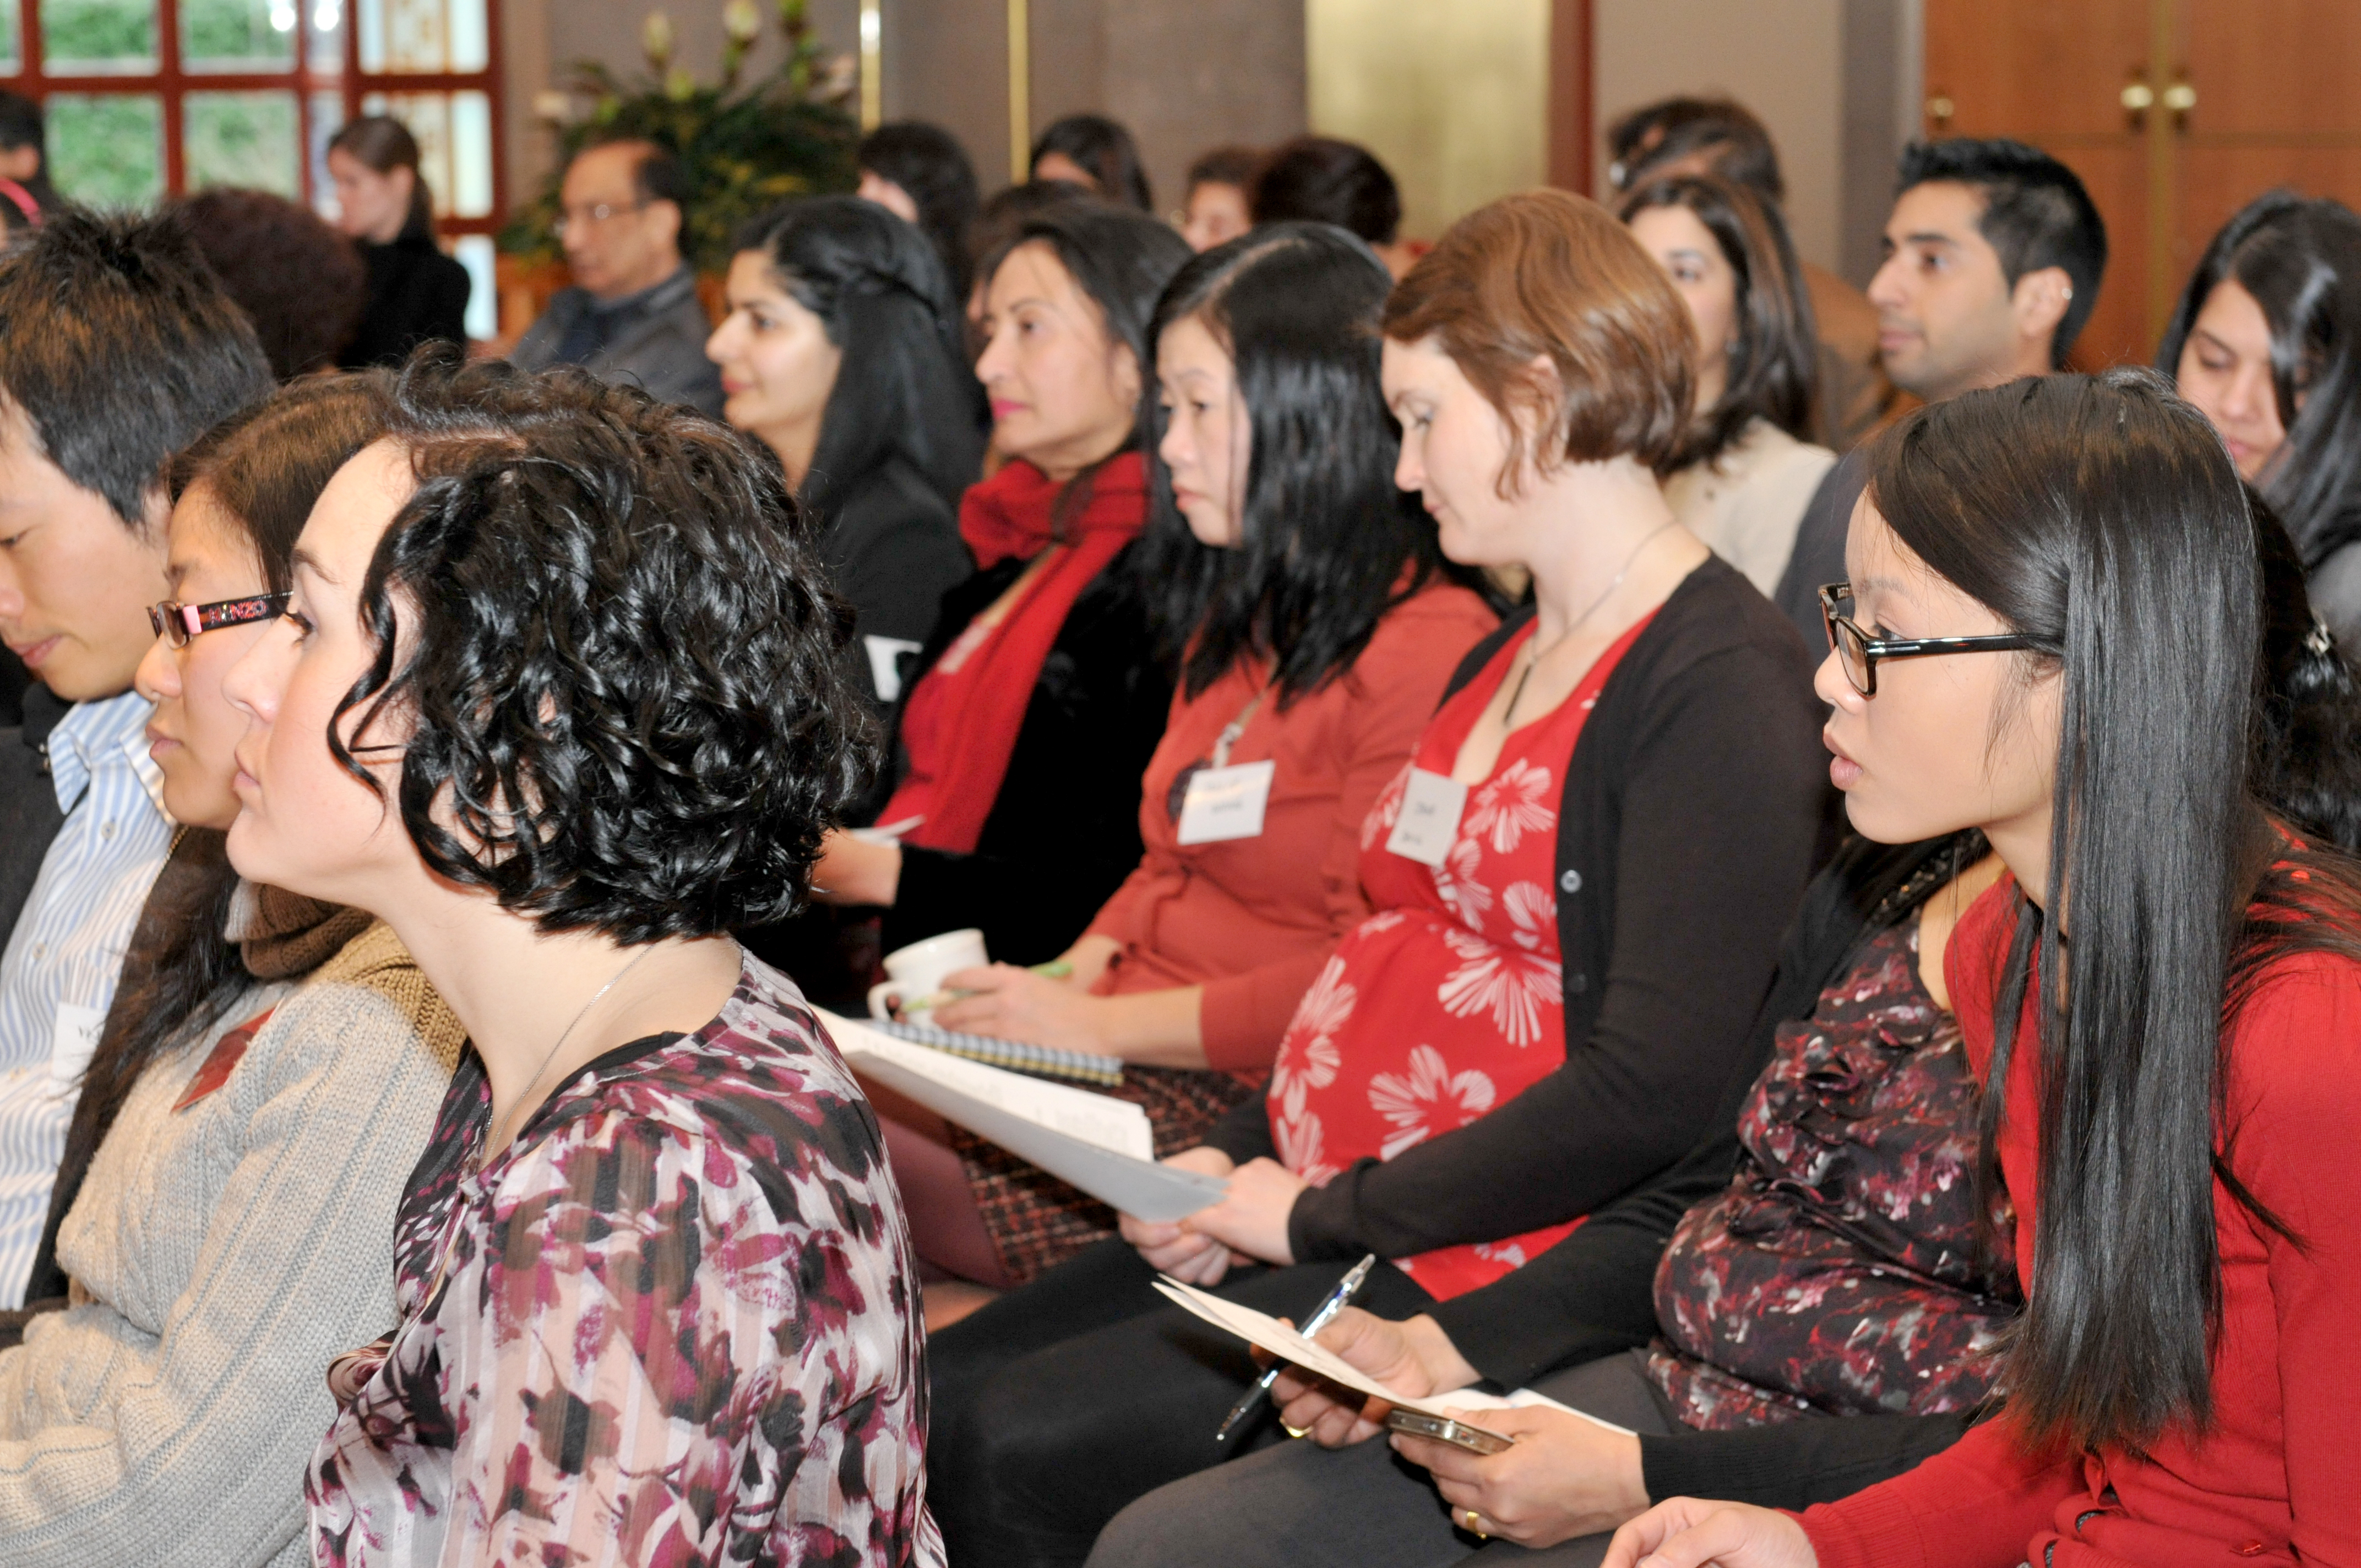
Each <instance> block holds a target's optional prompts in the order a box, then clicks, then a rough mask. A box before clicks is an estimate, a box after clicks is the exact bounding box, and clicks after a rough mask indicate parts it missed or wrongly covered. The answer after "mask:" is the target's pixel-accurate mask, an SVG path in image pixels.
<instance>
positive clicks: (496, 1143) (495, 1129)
mask: <svg viewBox="0 0 2361 1568" xmlns="http://www.w3.org/2000/svg"><path fill="white" fill-rule="evenodd" d="M655 950H656V949H655V945H654V944H653V943H651V944H650V945H649V946H647V947H644V948H641V949H640V952H639V957H638V958H634V959H632V960H631V962H630V963H627V964H625V965H624V966H623V967H622V968H621V969H619V970H616V971H615V972H614V974H613V975H612V976H611V977H609V980H608V981H607V983H606V984H604V985H602V986H600V987H599V988H598V990H596V991H594V992H591V993H590V1000H589V1001H588V1002H586V1003H583V1004H582V1011H580V1012H579V1013H577V1014H575V1015H574V1020H573V1022H572V1023H570V1024H568V1025H566V1028H565V1029H564V1031H563V1032H561V1033H560V1034H559V1035H558V1036H557V1043H556V1044H555V1045H553V1046H551V1047H549V1054H548V1055H547V1056H545V1057H543V1058H541V1065H540V1066H539V1067H537V1068H535V1069H533V1077H532V1078H531V1079H530V1080H527V1081H526V1083H525V1086H524V1091H523V1092H522V1093H521V1094H519V1095H518V1096H517V1097H516V1100H515V1102H513V1103H512V1104H511V1105H510V1106H509V1108H508V1110H507V1111H506V1112H505V1113H503V1114H502V1115H501V1117H500V1120H499V1121H497V1122H495V1123H493V1124H492V1131H491V1135H490V1136H489V1137H487V1138H486V1139H485V1140H484V1146H483V1147H482V1148H480V1149H478V1150H477V1151H476V1168H477V1169H478V1170H481V1169H483V1168H484V1166H485V1163H486V1162H487V1161H489V1159H490V1158H491V1157H492V1152H493V1151H494V1150H495V1149H498V1148H500V1147H501V1146H502V1145H503V1144H504V1142H505V1140H506V1135H507V1131H508V1124H509V1123H510V1121H511V1119H512V1118H513V1117H514V1116H515V1115H516V1114H517V1113H518V1112H520V1111H522V1110H523V1109H524V1108H525V1107H526V1106H527V1105H530V1104H532V1103H533V1091H534V1090H536V1089H538V1088H540V1087H541V1079H542V1075H543V1074H544V1073H545V1072H547V1071H548V1070H549V1064H550V1063H551V1062H554V1061H555V1060H556V1059H557V1053H558V1052H559V1051H561V1050H563V1049H565V1048H566V1041H567V1040H569V1039H571V1038H572V1037H573V1035H574V1031H575V1030H576V1029H577V1028H578V1027H580V1025H581V1023H582V1020H583V1019H585V1018H587V1017H588V1016H589V1015H590V1009H592V1008H593V1007H596V1006H598V1002H599V999H600V998H602V997H604V996H605V995H606V994H607V993H608V992H610V991H612V990H614V989H615V987H617V986H618V985H620V984H621V983H622V982H623V977H624V976H625V975H627V974H629V973H631V971H632V970H635V969H637V968H639V967H640V960H641V959H644V958H646V957H647V956H648V955H649V954H650V953H653V952H654V951H655Z"/></svg>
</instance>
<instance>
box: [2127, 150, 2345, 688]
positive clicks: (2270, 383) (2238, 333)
mask: <svg viewBox="0 0 2361 1568" xmlns="http://www.w3.org/2000/svg"><path fill="white" fill-rule="evenodd" d="M2156 364H2157V368H2158V369H2159V370H2162V371H2164V372H2165V373H2166V374H2167V375H2169V376H2171V377H2172V378H2174V380H2175V381H2176V382H2177V383H2178V387H2179V390H2180V395H2181V396H2182V397H2184V398H2187V399H2188V400H2190V401H2191V402H2192V403H2194V404H2196V405H2197V407H2198V409H2199V410H2200V411H2202V412H2203V413H2204V415H2205V417H2206V418H2207V419H2209V420H2211V421H2213V427H2214V428H2215V429H2216V430H2218V431H2220V432H2221V433H2222V439H2223V440H2224V443H2225V444H2227V445H2228V446H2229V448H2230V456H2231V459H2232V460H2233V461H2234V462H2235V463H2236V464H2237V465H2238V472H2239V473H2240V474H2241V475H2243V476H2244V477H2246V479H2248V480H2249V481H2251V482H2252V483H2253V484H2254V485H2256V486H2257V488H2260V489H2261V491H2262V492H2263V494H2264V495H2265V496H2266V497H2268V499H2269V500H2270V503H2271V505H2272V507H2273V508H2275V509H2276V510H2278V512H2279V517H2280V518H2281V519H2282V520H2283V521H2285V522H2286V523H2287V528H2288V532H2289V533H2290V535H2292V536H2293V537H2294V539H2295V543H2296V548H2297V549H2298V550H2300V551H2301V552H2302V554H2303V563H2304V567H2305V569H2306V570H2307V571H2308V572H2309V573H2310V574H2311V578H2312V581H2311V591H2312V602H2313V603H2314V604H2315V605H2316V606H2317V607H2318V608H2319V609H2320V612H2321V614H2322V616H2323V619H2324V620H2326V621H2327V623H2328V626H2329V629H2330V630H2332V631H2334V633H2335V634H2336V635H2338V636H2339V637H2341V638H2343V639H2345V641H2348V642H2352V641H2361V214H2356V213H2355V212H2354V211H2353V209H2352V208H2350V207H2348V206H2346V205H2345V203H2342V202H2334V201H2328V200H2325V199H2321V200H2307V199H2305V198H2304V197H2301V196H2299V195H2297V194H2296V193H2295V192H2292V191H2269V192H2265V193H2264V194H2262V195H2260V196H2257V197H2256V198H2255V199H2254V200H2253V201H2252V202H2249V203H2246V206H2245V207H2244V208H2242V209H2240V210H2239V212H2238V213H2237V214H2236V215H2235V216H2234V217H2232V218H2231V220H2230V221H2229V222H2228V223H2226V224H2224V225H2222V230H2221V232H2220V233H2219V234H2216V235H2215V236H2213V243H2212V244H2211V245H2209V246H2207V247H2205V254H2204V256H2203V257H2202V258H2199V260H2198V263H2197V269H2196V270H2195V271H2194V272H2192V273H2191V274H2190V277H2189V286H2188V287H2187V288H2186V289H2184V290H2183V291H2181V295H2180V306H2179V308H2178V309H2176V310H2175V311H2174V312H2173V313H2172V324H2171V325H2170V326H2169V327H2168V328H2167V329H2166V331H2165V334H2164V342H2163V344H2162V345H2161V346H2160V347H2158V350H2157V355H2156Z"/></svg>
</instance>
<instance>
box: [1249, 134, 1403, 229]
mask: <svg viewBox="0 0 2361 1568" xmlns="http://www.w3.org/2000/svg"><path fill="white" fill-rule="evenodd" d="M1246 205H1247V207H1248V209H1249V210H1250V211H1251V212H1252V213H1253V214H1254V221H1255V222H1256V223H1257V224H1283V223H1311V224H1334V225H1336V226H1337V227H1339V228H1342V229H1345V230H1348V231H1349V232H1351V233H1353V234H1356V235H1358V236H1360V237H1361V238H1363V239H1365V240H1367V241H1368V242H1369V243H1370V244H1371V245H1391V244H1393V242H1394V236H1395V235H1396V234H1397V233H1399V232H1400V228H1401V189H1400V187H1399V186H1397V185H1396V184H1395V183H1394V177H1393V175H1392V174H1391V173H1389V172H1388V170H1387V169H1386V166H1385V165H1384V164H1382V163H1380V162H1378V159H1377V155H1376V154H1375V153H1372V152H1371V151H1370V150H1369V149H1368V148H1365V147H1362V146H1361V145H1359V144H1358V143H1356V142H1349V141H1339V140H1338V139H1337V138H1335V137H1296V138H1295V139H1294V140H1293V141H1290V142H1287V143H1284V144H1283V145H1281V146H1279V147H1275V148H1271V149H1270V152H1269V153H1268V155H1267V156H1266V157H1265V158H1264V159H1263V162H1262V167H1261V169H1260V170H1257V172H1256V174H1255V177H1254V188H1253V190H1252V191H1251V192H1250V193H1249V194H1248V197H1247V203H1246Z"/></svg>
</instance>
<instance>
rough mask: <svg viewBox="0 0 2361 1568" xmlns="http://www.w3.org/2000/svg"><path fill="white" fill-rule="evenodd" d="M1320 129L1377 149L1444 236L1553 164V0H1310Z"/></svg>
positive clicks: (1432, 228) (1417, 225) (1309, 41)
mask: <svg viewBox="0 0 2361 1568" xmlns="http://www.w3.org/2000/svg"><path fill="white" fill-rule="evenodd" d="M1304 16H1305V30H1306V35H1307V38H1306V46H1305V56H1306V60H1307V62H1308V68H1309V71H1310V79H1311V82H1310V102H1309V104H1308V107H1309V109H1310V113H1311V121H1312V129H1313V130H1315V131H1318V132H1320V133H1321V134H1322V135H1323V136H1334V137H1344V138H1345V140H1347V141H1356V142H1359V143H1361V144H1362V145H1364V146H1365V147H1367V148H1368V149H1369V150H1370V151H1371V152H1374V153H1376V154H1377V155H1378V158H1379V159H1381V160H1383V161H1384V163H1385V165H1386V166H1387V167H1388V168H1389V169H1390V170H1393V174H1394V178H1395V179H1396V181H1399V182H1400V185H1401V192H1402V233H1403V235H1404V236H1408V237H1411V238H1416V239H1433V238H1434V237H1435V236H1437V235H1440V234H1441V233H1442V232H1443V231H1444V229H1445V228H1447V227H1449V226H1450V225H1451V222H1452V220H1453V219H1455V218H1456V217H1458V216H1459V215H1460V214H1462V213H1465V212H1467V211H1468V210H1470V209H1471V208H1475V207H1479V206H1482V205H1483V204H1484V203H1487V202H1488V201H1491V200H1492V199H1493V198H1494V197H1496V196H1503V195H1506V194H1508V193H1509V192H1511V191H1522V190H1526V189H1529V188H1530V187H1532V186H1535V185H1539V184H1542V183H1543V181H1545V180H1546V178H1547V176H1548V171H1549V26H1550V4H1549V0H1450V3H1449V4H1447V5H1418V4H1412V5H1402V4H1400V0H1305V5H1304Z"/></svg>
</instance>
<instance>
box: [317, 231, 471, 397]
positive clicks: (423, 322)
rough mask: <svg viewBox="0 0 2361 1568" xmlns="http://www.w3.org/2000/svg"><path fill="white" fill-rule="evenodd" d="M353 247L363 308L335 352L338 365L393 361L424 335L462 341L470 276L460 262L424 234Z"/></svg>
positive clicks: (464, 341)
mask: <svg viewBox="0 0 2361 1568" xmlns="http://www.w3.org/2000/svg"><path fill="white" fill-rule="evenodd" d="M358 248H359V250H360V253H361V259H362V260H363V261H365V262H367V263H368V280H369V294H368V310H367V311H366V312H364V313H362V315H361V324H360V325H359V327H358V328H357V329H356V330H355V331H354V333H353V339H352V341H351V342H350V343H348V344H346V345H345V351H344V352H343V353H342V354H340V355H338V356H336V364H337V366H338V367H340V368H343V369H346V370H358V369H361V368H363V367H367V366H370V365H399V364H401V362H402V360H403V359H404V358H406V357H408V356H409V354H410V351H411V350H412V348H415V347H416V346H417V345H420V344H422V343H424V342H427V341H428V340H430V339H438V338H439V339H441V340H443V341H445V342H447V343H456V344H457V345H460V346H461V347H463V348H464V347H466V346H467V296H468V294H469V293H470V292H471V291H473V289H474V280H471V279H470V278H469V277H468V276H467V269H466V268H465V267H462V266H460V265H459V264H458V263H457V262H456V261H455V260H453V259H452V258H449V257H447V256H445V255H444V254H443V250H442V247H439V246H437V245H436V244H435V243H434V240H433V239H431V238H429V237H428V236H425V235H404V236H401V238H400V239H397V240H395V241H393V243H391V244H390V245H370V244H368V242H367V241H363V242H362V243H361V244H360V246H359V247H358Z"/></svg>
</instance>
